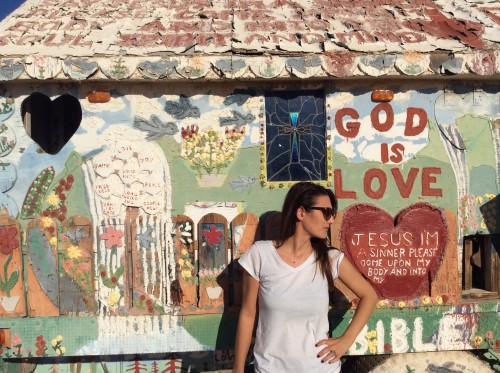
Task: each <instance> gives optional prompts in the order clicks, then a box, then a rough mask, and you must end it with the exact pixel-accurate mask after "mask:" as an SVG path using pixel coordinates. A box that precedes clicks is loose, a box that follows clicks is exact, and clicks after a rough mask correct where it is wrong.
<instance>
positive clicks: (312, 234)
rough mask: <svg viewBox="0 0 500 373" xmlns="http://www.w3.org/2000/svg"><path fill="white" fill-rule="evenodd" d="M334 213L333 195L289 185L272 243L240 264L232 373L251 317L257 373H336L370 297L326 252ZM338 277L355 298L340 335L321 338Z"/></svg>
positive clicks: (336, 256)
mask: <svg viewBox="0 0 500 373" xmlns="http://www.w3.org/2000/svg"><path fill="white" fill-rule="evenodd" d="M336 212H337V199H336V198H335V195H334V194H333V192H332V191H330V190H328V189H326V188H323V187H322V186H320V185H316V184H313V183H310V182H300V183H298V184H295V185H294V186H292V187H291V188H290V190H289V191H288V193H287V195H286V197H285V201H284V203H283V209H282V215H281V227H280V234H279V238H278V239H277V240H276V241H258V242H255V243H254V244H253V245H252V246H251V247H250V249H249V250H248V251H247V252H246V253H245V254H244V255H243V256H242V257H241V259H240V261H239V263H240V264H241V266H242V267H243V268H244V269H245V271H244V275H243V300H242V305H241V310H240V315H239V320H238V329H237V333H236V351H235V353H236V355H235V365H234V369H233V373H243V372H244V367H245V360H246V356H247V353H248V349H249V347H250V343H251V339H252V332H253V328H254V323H255V316H256V314H257V298H258V305H259V312H258V313H259V320H258V325H257V331H256V339H255V346H254V360H255V372H256V373H291V372H294V373H295V372H299V373H318V372H328V373H334V372H340V358H341V357H342V356H343V355H344V354H345V353H346V352H347V350H348V349H349V347H350V346H351V345H352V344H353V342H354V340H355V339H356V337H357V335H358V334H359V333H360V331H361V329H362V328H363V327H364V325H365V324H366V323H367V321H368V319H369V318H370V315H371V313H372V311H373V308H374V307H375V303H376V301H377V295H376V293H375V291H374V290H373V288H372V287H371V286H370V284H369V283H368V282H367V281H366V280H365V279H364V278H363V277H362V276H361V275H360V273H359V272H358V271H357V270H356V269H355V268H354V267H353V266H352V264H351V263H350V262H349V261H348V260H343V257H344V255H343V254H342V253H341V252H340V251H338V250H332V249H331V248H330V247H328V244H327V242H328V241H327V236H328V231H329V229H330V225H331V224H332V222H333V219H334V217H335V215H336ZM337 277H338V278H340V280H342V282H343V283H344V284H346V285H347V286H348V287H349V288H350V289H351V290H352V291H353V292H354V293H355V294H356V295H357V296H358V297H359V299H360V301H359V304H358V307H357V309H356V312H355V314H354V317H353V319H352V321H351V323H350V324H349V326H348V327H347V329H346V331H345V332H344V334H343V335H342V336H341V337H339V338H328V336H329V325H328V301H329V296H328V290H329V289H330V290H331V289H333V280H334V279H335V278H337Z"/></svg>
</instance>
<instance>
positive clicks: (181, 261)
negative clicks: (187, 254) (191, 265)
mask: <svg viewBox="0 0 500 373" xmlns="http://www.w3.org/2000/svg"><path fill="white" fill-rule="evenodd" d="M179 265H180V266H181V267H182V266H183V265H184V259H179Z"/></svg>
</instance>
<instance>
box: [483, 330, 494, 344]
mask: <svg viewBox="0 0 500 373" xmlns="http://www.w3.org/2000/svg"><path fill="white" fill-rule="evenodd" d="M485 338H486V340H487V341H488V340H490V339H493V332H492V331H491V330H490V331H487V332H486V334H485Z"/></svg>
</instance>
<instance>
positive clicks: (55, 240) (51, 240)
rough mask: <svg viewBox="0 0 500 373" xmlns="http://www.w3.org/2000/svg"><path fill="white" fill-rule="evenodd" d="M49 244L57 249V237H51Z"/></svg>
mask: <svg viewBox="0 0 500 373" xmlns="http://www.w3.org/2000/svg"><path fill="white" fill-rule="evenodd" d="M49 242H50V245H51V246H52V247H55V246H56V245H57V237H51V238H50V240H49Z"/></svg>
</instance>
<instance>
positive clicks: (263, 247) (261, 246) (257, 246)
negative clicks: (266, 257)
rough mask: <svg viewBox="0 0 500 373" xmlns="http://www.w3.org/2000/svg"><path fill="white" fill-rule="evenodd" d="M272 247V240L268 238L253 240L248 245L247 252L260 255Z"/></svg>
mask: <svg viewBox="0 0 500 373" xmlns="http://www.w3.org/2000/svg"><path fill="white" fill-rule="evenodd" d="M272 249H274V244H273V241H268V240H262V241H255V242H254V243H253V244H252V245H251V246H250V247H249V249H248V250H247V253H259V254H260V255H262V254H267V253H269V252H270V251H271V250H272Z"/></svg>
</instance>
